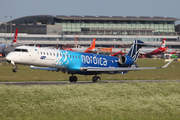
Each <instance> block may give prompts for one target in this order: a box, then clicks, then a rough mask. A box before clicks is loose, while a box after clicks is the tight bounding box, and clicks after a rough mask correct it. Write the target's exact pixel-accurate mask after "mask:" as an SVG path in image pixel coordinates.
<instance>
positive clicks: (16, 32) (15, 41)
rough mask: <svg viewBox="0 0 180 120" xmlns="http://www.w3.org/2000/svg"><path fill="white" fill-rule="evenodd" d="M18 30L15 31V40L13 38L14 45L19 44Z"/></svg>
mask: <svg viewBox="0 0 180 120" xmlns="http://www.w3.org/2000/svg"><path fill="white" fill-rule="evenodd" d="M17 34H18V28H16V31H15V33H14V38H13V41H12V43H17V37H18V35H17Z"/></svg>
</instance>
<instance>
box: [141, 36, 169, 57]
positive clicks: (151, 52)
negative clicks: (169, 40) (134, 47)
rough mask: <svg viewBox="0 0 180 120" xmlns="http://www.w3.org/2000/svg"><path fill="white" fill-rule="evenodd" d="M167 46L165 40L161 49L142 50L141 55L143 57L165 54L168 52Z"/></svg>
mask: <svg viewBox="0 0 180 120" xmlns="http://www.w3.org/2000/svg"><path fill="white" fill-rule="evenodd" d="M165 46H166V39H164V40H163V41H162V43H161V45H160V47H159V48H141V49H140V52H139V54H141V55H145V56H148V55H157V54H160V53H163V52H165V51H166V50H167V48H166V47H165Z"/></svg>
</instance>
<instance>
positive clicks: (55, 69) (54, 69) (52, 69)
mask: <svg viewBox="0 0 180 120" xmlns="http://www.w3.org/2000/svg"><path fill="white" fill-rule="evenodd" d="M30 68H31V69H38V70H49V71H50V70H51V71H57V70H58V68H46V67H35V66H30Z"/></svg>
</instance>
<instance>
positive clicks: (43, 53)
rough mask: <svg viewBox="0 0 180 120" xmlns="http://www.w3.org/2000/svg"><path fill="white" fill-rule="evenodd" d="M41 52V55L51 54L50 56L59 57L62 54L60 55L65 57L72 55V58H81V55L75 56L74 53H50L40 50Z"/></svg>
mask: <svg viewBox="0 0 180 120" xmlns="http://www.w3.org/2000/svg"><path fill="white" fill-rule="evenodd" d="M40 53H41V55H50V56H57V57H58V56H60V57H62V56H63V57H65V56H66V57H70V58H71V57H72V58H79V59H80V58H81V57H80V56H74V55H65V54H63V55H62V54H55V53H49V52H40Z"/></svg>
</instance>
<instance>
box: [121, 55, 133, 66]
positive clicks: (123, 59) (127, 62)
mask: <svg viewBox="0 0 180 120" xmlns="http://www.w3.org/2000/svg"><path fill="white" fill-rule="evenodd" d="M118 62H119V63H120V64H121V65H126V66H130V65H132V64H133V63H134V60H133V58H131V57H130V56H127V55H123V56H121V57H120V58H119V59H118Z"/></svg>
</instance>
